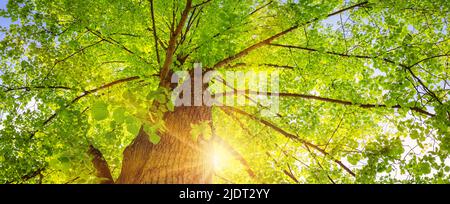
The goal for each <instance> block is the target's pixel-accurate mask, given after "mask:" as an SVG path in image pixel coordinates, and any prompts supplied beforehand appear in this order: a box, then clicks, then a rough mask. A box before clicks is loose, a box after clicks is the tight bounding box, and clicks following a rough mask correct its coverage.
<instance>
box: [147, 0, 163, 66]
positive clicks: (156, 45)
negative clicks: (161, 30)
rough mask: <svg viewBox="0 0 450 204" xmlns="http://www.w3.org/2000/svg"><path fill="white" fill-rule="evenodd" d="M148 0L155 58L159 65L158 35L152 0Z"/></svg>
mask: <svg viewBox="0 0 450 204" xmlns="http://www.w3.org/2000/svg"><path fill="white" fill-rule="evenodd" d="M149 1H150V12H151V16H152V26H153V37H154V38H155V50H156V59H157V60H158V64H159V65H161V58H160V57H159V49H158V35H157V33H156V24H155V11H154V8H153V0H149Z"/></svg>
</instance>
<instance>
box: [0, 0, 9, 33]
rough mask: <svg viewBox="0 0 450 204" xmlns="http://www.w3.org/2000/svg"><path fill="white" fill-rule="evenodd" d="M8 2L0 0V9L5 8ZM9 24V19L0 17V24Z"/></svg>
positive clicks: (3, 25)
mask: <svg viewBox="0 0 450 204" xmlns="http://www.w3.org/2000/svg"><path fill="white" fill-rule="evenodd" d="M7 3H8V0H0V9H6V4H7ZM9 24H11V20H10V19H8V18H2V17H0V26H2V27H5V26H8V25H9Z"/></svg>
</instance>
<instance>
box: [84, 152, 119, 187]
mask: <svg viewBox="0 0 450 204" xmlns="http://www.w3.org/2000/svg"><path fill="white" fill-rule="evenodd" d="M88 153H89V155H91V156H92V160H91V162H92V164H93V165H94V168H95V169H96V171H97V177H98V178H100V179H102V180H101V182H100V183H101V184H113V183H114V179H113V177H112V175H111V170H110V169H109V166H108V162H106V160H105V158H104V157H103V154H102V153H101V152H100V150H98V149H96V148H95V147H94V146H93V145H89V151H88Z"/></svg>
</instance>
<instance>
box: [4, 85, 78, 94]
mask: <svg viewBox="0 0 450 204" xmlns="http://www.w3.org/2000/svg"><path fill="white" fill-rule="evenodd" d="M33 89H53V90H55V89H62V90H74V89H73V88H70V87H66V86H24V87H14V88H6V90H4V92H5V93H6V92H10V91H19V90H24V91H31V90H33Z"/></svg>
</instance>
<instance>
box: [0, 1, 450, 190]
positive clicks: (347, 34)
mask: <svg viewBox="0 0 450 204" xmlns="http://www.w3.org/2000/svg"><path fill="white" fill-rule="evenodd" d="M151 2H153V7H154V17H155V19H154V22H155V26H154V27H155V28H156V36H157V38H155V35H154V32H153V31H154V30H153V29H154V27H153V25H152V24H153V21H152V13H151V9H150V8H151V5H150V3H151ZM186 2H187V1H186V0H153V1H151V0H149V1H146V0H120V1H113V0H9V1H8V4H7V9H5V10H1V11H0V17H4V18H9V19H11V20H12V22H13V23H12V24H11V25H9V26H8V27H4V28H3V27H2V28H0V39H1V40H0V183H39V182H43V183H66V182H69V183H94V182H98V179H97V178H96V177H95V174H94V173H93V172H94V171H95V169H94V167H93V166H92V163H91V158H90V155H89V154H88V153H87V152H88V149H89V145H93V146H95V147H96V148H97V149H99V150H100V151H101V152H102V154H103V156H104V157H105V159H106V160H107V162H108V164H109V166H110V169H111V171H112V174H113V177H114V178H117V177H118V175H119V173H120V169H121V162H122V152H123V150H124V149H125V147H126V146H127V145H128V144H130V142H131V141H132V140H133V139H134V138H135V137H136V135H137V134H138V133H139V132H140V131H144V132H146V133H147V134H148V135H149V140H150V142H152V143H153V144H159V142H160V140H161V138H160V136H158V134H157V133H158V132H164V131H165V129H166V127H165V124H164V123H163V122H162V116H163V114H164V113H165V112H167V111H174V109H175V107H174V104H173V103H172V102H171V101H170V100H168V99H169V98H170V97H169V96H170V94H171V93H170V91H169V90H168V89H166V88H161V87H160V86H159V84H160V76H159V73H160V70H161V69H162V66H163V64H164V62H165V60H166V56H167V55H166V51H167V47H168V43H169V41H170V38H171V36H172V33H173V32H174V30H175V26H176V25H177V24H178V22H180V20H181V19H182V11H183V10H184V9H185V7H186ZM192 5H193V6H194V7H193V8H191V9H190V10H189V13H188V16H187V19H186V23H185V24H184V25H182V27H181V28H182V32H181V33H180V34H179V35H178V36H177V38H176V45H177V46H176V50H175V53H174V54H173V56H174V57H173V60H172V61H171V62H170V64H171V67H170V68H171V71H178V70H190V69H192V67H193V64H194V63H196V62H201V63H202V64H203V67H205V68H213V67H215V65H217V64H218V62H220V61H222V60H224V59H226V58H228V57H230V56H235V58H233V59H232V60H230V61H229V62H228V63H225V64H224V65H223V66H218V67H216V68H215V69H216V70H218V71H220V72H222V71H226V70H242V71H249V70H253V71H267V72H274V71H278V72H279V73H280V92H281V93H290V94H301V96H297V97H293V96H289V95H284V96H283V95H281V96H280V110H279V113H278V114H277V115H274V116H273V117H267V116H265V115H263V114H260V113H261V111H262V110H264V108H263V107H256V106H251V107H237V108H238V109H240V110H242V111H245V112H247V113H249V114H250V115H252V116H253V117H248V116H246V115H243V114H239V113H237V112H233V111H230V112H226V111H223V110H222V109H220V108H218V107H214V108H213V121H212V122H211V123H210V124H208V123H201V124H193V126H192V127H193V128H192V131H191V135H192V136H193V138H194V139H198V137H199V136H200V135H202V137H204V138H207V139H209V138H210V137H211V138H213V136H219V137H221V138H222V139H223V140H225V141H227V142H228V143H229V144H230V145H231V146H232V147H233V148H234V150H235V151H236V152H238V153H239V154H240V155H242V156H243V158H245V159H246V160H247V161H248V165H249V167H250V168H251V169H252V170H253V171H254V172H255V175H256V178H251V177H250V176H248V175H247V173H246V169H245V166H244V165H243V164H242V163H240V162H239V161H238V160H237V159H233V154H231V153H229V154H228V156H229V157H231V158H232V159H230V160H227V162H229V163H228V164H226V168H223V169H220V171H218V172H217V173H218V174H219V175H220V176H221V177H223V178H227V179H228V180H231V181H233V182H237V183H258V182H264V183H296V182H299V183H331V182H335V183H448V182H449V181H450V176H449V175H450V157H449V153H450V115H449V112H450V100H449V99H450V97H449V90H450V89H449V87H450V79H449V74H450V73H449V70H450V69H449V55H450V41H449V31H450V28H449V19H450V18H449V17H450V1H446V0H412V1H411V0H408V1H407V0H397V1H394V0H369V1H368V2H366V1H360V0H350V1H344V0H332V1H325V0H299V1H297V0H274V1H270V0H211V1H207V0H205V1H203V0H193V2H192ZM353 5H356V6H355V7H352V6H353ZM344 8H348V9H345V11H343V10H342V9H344ZM172 25H173V26H172ZM289 28H292V29H291V30H289V31H288V32H285V33H282V32H283V31H287V30H288V29H289ZM277 34H278V35H277ZM273 36H277V37H276V38H275V39H273V41H270V42H265V43H260V44H258V43H259V42H261V41H263V40H266V39H269V38H271V37H273ZM263 42H264V41H263ZM252 45H258V46H256V48H255V49H253V48H252V49H250V50H246V51H244V52H243V50H245V49H246V48H249V47H250V48H251V46H252ZM239 53H244V54H243V55H238V54H239ZM158 58H159V60H158ZM233 65H239V66H233ZM250 88H251V89H253V90H255V91H256V90H258V87H250ZM250 97H254V98H256V96H254V95H250ZM154 104H159V105H158V106H157V108H155V106H154ZM262 121H264V122H262ZM265 122H266V123H265ZM267 123H270V124H271V125H272V126H270V125H267ZM211 124H213V126H214V128H213V129H211ZM141 128H142V129H141ZM277 128H278V129H277ZM280 130H283V131H285V132H284V133H282V132H281V131H280ZM213 134H214V135H213ZM289 136H290V137H289ZM293 138H296V139H293ZM305 141H306V142H309V143H310V144H313V145H315V146H316V147H317V148H314V146H312V145H306V144H307V143H306V142H305ZM321 150H322V151H321ZM337 161H338V162H337ZM339 162H340V163H341V164H342V165H341V164H339ZM344 166H345V167H347V168H348V170H345V169H344ZM286 172H289V173H290V174H292V175H290V176H289V175H288V174H287V173H286ZM351 172H352V173H354V174H355V176H352V173H351ZM292 176H293V177H294V178H295V179H294V178H292ZM215 181H216V182H219V183H222V182H227V181H225V180H221V179H220V178H216V179H215Z"/></svg>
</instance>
